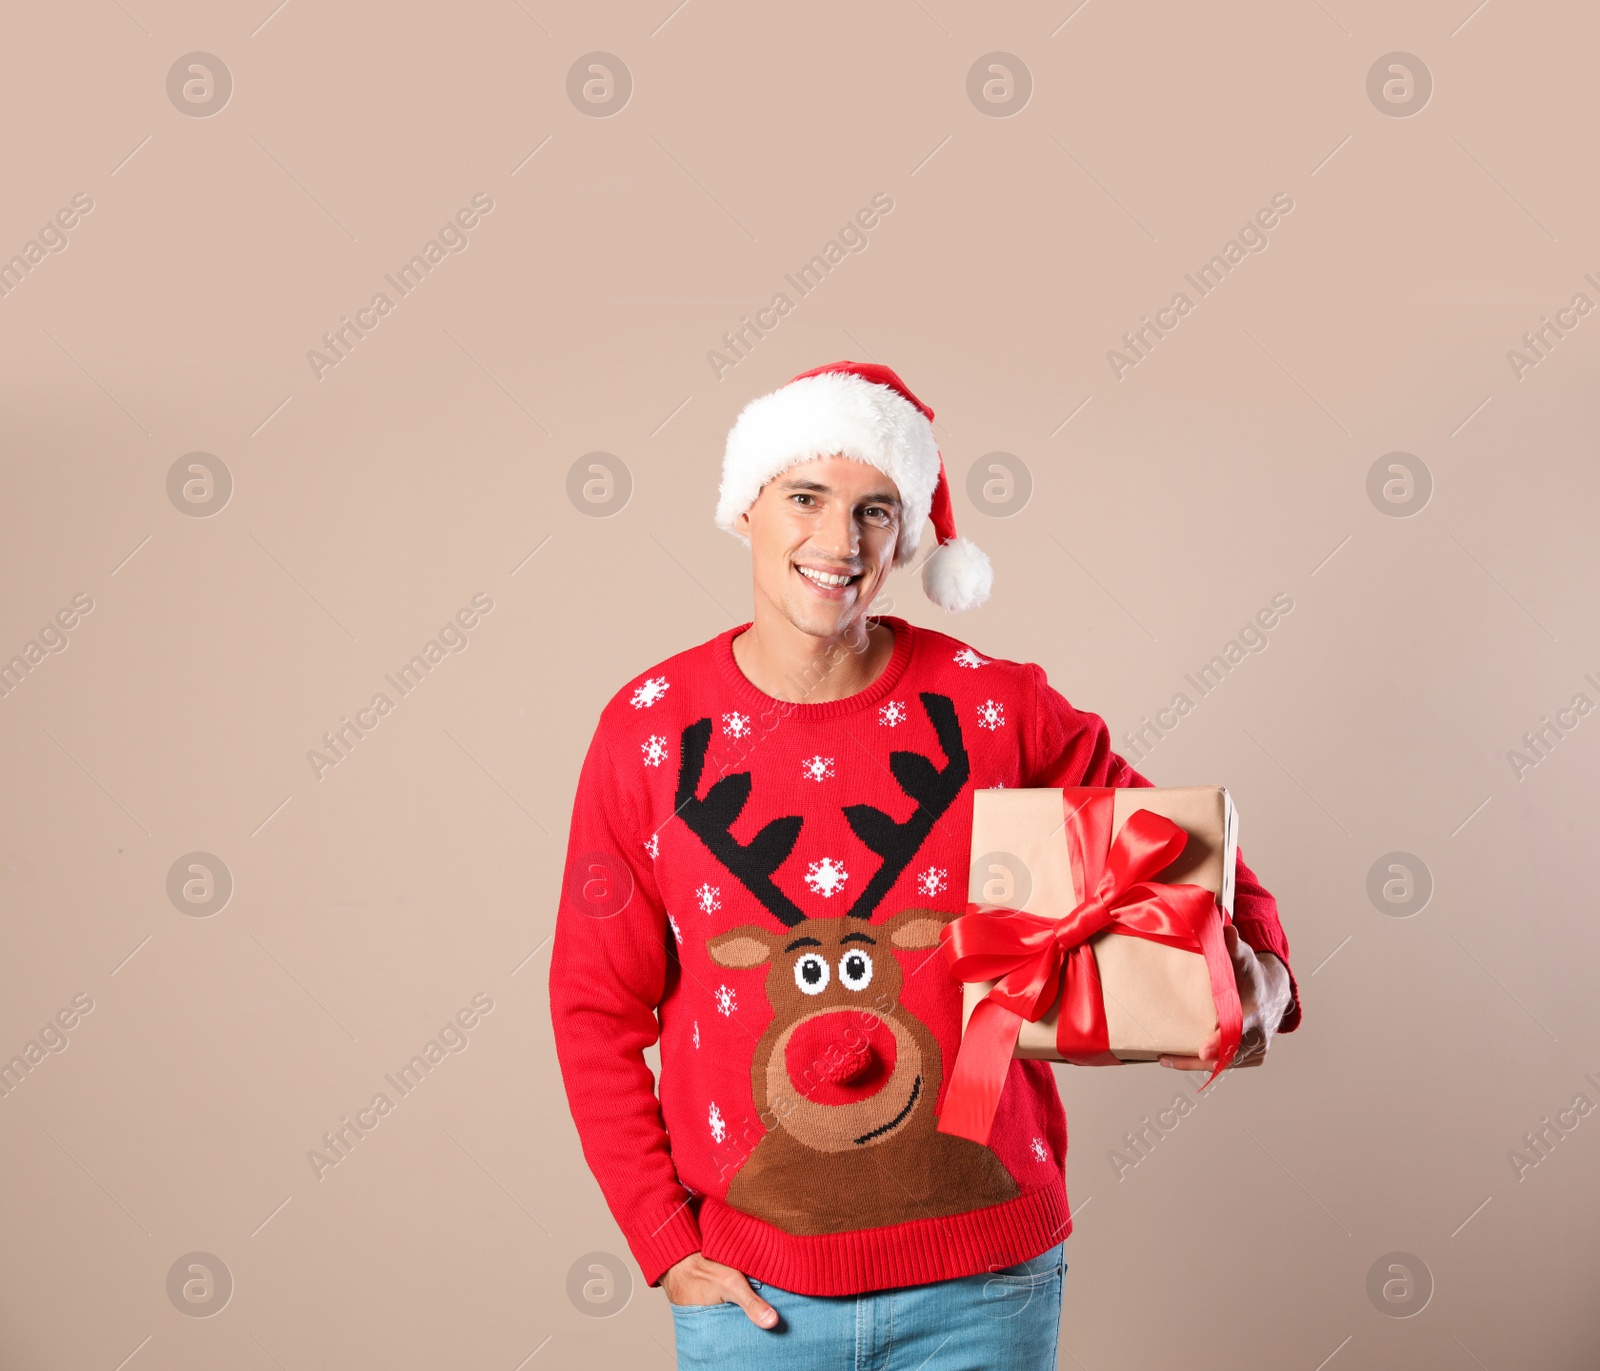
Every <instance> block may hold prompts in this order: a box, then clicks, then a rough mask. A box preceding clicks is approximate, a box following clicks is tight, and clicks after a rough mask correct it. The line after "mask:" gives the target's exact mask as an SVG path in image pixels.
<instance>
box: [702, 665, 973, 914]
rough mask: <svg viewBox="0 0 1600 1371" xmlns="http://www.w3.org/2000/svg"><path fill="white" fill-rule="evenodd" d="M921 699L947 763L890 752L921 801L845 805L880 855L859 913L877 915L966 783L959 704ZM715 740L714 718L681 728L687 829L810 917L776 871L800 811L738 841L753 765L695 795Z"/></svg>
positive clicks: (766, 899)
mask: <svg viewBox="0 0 1600 1371" xmlns="http://www.w3.org/2000/svg"><path fill="white" fill-rule="evenodd" d="M917 698H918V699H920V700H921V701H922V708H923V710H924V711H925V712H926V714H927V716H928V721H929V722H930V723H931V724H932V725H933V731H934V733H935V735H936V736H937V737H938V739H939V746H940V747H941V748H942V749H943V750H944V757H945V764H944V766H943V767H942V768H941V767H936V766H935V765H934V764H933V762H932V761H930V760H929V759H928V758H927V757H924V756H923V755H922V754H921V753H920V752H907V751H896V752H891V753H890V754H889V771H890V773H891V774H892V775H893V776H894V778H895V781H896V782H897V783H898V784H899V786H900V789H901V790H903V791H905V793H906V794H907V795H908V796H909V797H910V798H911V799H913V800H915V801H916V802H917V807H916V808H915V809H914V810H912V812H911V817H910V818H908V819H906V820H905V821H904V822H903V823H902V822H899V821H897V820H895V819H892V818H890V817H889V815H887V814H885V813H884V812H883V811H882V810H881V809H879V808H877V807H876V806H874V805H868V804H859V805H846V806H845V807H844V817H845V819H846V821H847V822H848V823H849V825H850V828H851V831H852V832H853V833H854V834H855V835H856V837H858V838H860V839H861V841H862V842H863V843H865V844H866V845H867V847H868V848H870V849H871V850H872V851H873V852H875V853H876V854H877V855H878V856H879V857H881V858H882V859H883V865H881V866H880V867H879V868H878V871H877V874H876V875H874V876H873V878H872V879H871V880H870V881H869V882H868V883H867V886H866V888H865V889H864V890H863V891H862V892H861V894H860V895H858V896H857V897H856V899H855V901H854V903H852V904H851V906H850V908H849V909H847V910H846V911H845V913H846V914H847V915H849V916H851V917H854V918H858V919H870V918H871V917H872V914H873V911H874V910H876V909H877V907H878V903H879V901H881V900H882V899H883V897H884V896H885V895H887V894H888V893H889V888H890V887H891V886H893V885H894V883H895V882H896V881H897V880H899V879H900V876H901V873H902V872H904V871H905V869H906V867H907V866H909V865H910V864H911V859H912V858H913V857H915V856H916V855H917V850H918V849H919V848H920V847H921V846H922V844H923V842H924V841H925V840H926V838H927V836H928V834H929V833H931V832H932V831H933V826H934V824H935V823H937V822H938V820H939V818H940V816H941V815H942V814H944V812H945V811H946V810H947V809H949V808H950V806H951V805H952V804H954V803H955V799H956V796H957V795H959V794H960V793H961V787H962V786H964V785H965V784H966V783H967V778H968V777H969V776H970V775H971V773H972V764H971V762H970V760H969V759H968V757H967V747H966V742H965V741H964V740H963V738H962V736H961V724H960V722H959V721H958V720H957V718H956V707H955V705H954V704H953V703H952V702H951V700H950V697H949V696H948V695H937V694H934V693H933V692H932V691H923V692H921V693H920V694H919V695H918V697H917ZM710 744H711V720H710V719H701V720H699V721H698V722H696V723H692V724H690V725H688V726H687V727H686V728H685V729H684V730H683V735H682V739H681V747H680V750H679V760H678V790H677V796H676V805H677V813H678V815H679V816H680V817H681V818H682V819H683V821H684V823H686V824H687V825H688V826H689V830H690V832H692V833H693V834H694V835H695V836H696V837H697V838H699V839H700V841H701V842H703V843H704V844H705V845H706V847H707V848H708V849H709V850H710V852H711V855H712V856H713V857H715V858H716V859H717V860H718V861H719V862H721V863H722V864H723V866H725V867H727V868H728V870H729V871H730V872H732V873H733V875H734V876H735V877H737V878H738V880H739V881H740V883H741V884H742V885H743V886H744V887H745V889H746V890H748V891H749V892H750V893H751V894H752V895H754V896H755V897H756V899H758V900H759V901H761V903H762V904H763V905H764V906H765V907H766V908H767V909H768V911H770V912H771V913H772V914H773V916H774V917H776V918H777V919H778V921H779V922H780V923H782V924H784V925H785V926H786V927H788V928H793V927H795V925H797V924H800V923H803V922H804V921H805V919H806V917H807V916H806V912H805V910H803V909H801V908H800V906H799V905H797V904H796V903H795V902H794V901H793V900H791V899H790V898H789V897H788V896H787V895H785V894H784V893H783V891H781V890H779V889H778V887H777V884H776V883H775V882H774V881H773V879H772V874H773V872H775V871H776V870H777V869H778V868H779V867H780V866H782V865H783V864H784V862H785V861H787V860H788V858H789V854H790V853H791V852H793V851H794V845H795V843H796V842H798V841H799V838H800V828H801V825H802V824H803V823H804V822H805V820H804V819H803V818H802V817H801V816H800V815H798V814H786V815H784V816H783V817H782V818H778V819H773V820H772V821H771V822H769V823H767V824H765V825H763V826H762V828H761V831H760V832H759V833H757V834H756V835H755V837H753V838H752V839H751V840H750V841H749V842H748V843H741V842H738V841H737V840H736V839H735V838H734V836H733V826H734V824H736V823H737V822H738V821H739V815H741V814H742V813H744V807H745V803H746V802H747V801H748V800H749V798H750V788H751V784H752V781H751V776H750V773H749V772H748V771H738V772H734V773H733V774H732V775H731V776H724V777H723V778H722V779H721V780H720V781H718V782H716V784H715V785H713V786H712V787H711V789H710V790H708V791H706V793H705V798H704V799H700V798H697V797H696V794H695V792H696V791H698V790H699V788H700V780H701V777H702V776H703V775H704V773H705V764H706V750H707V748H708V747H709V746H710Z"/></svg>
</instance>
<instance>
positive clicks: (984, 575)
mask: <svg viewBox="0 0 1600 1371" xmlns="http://www.w3.org/2000/svg"><path fill="white" fill-rule="evenodd" d="M993 586H994V568H993V567H992V566H990V565H989V557H988V554H987V553H986V552H984V550H983V549H982V548H981V547H979V546H978V545H977V544H976V543H973V542H969V541H968V540H967V539H965V538H960V537H957V538H952V539H951V540H950V541H949V542H948V543H943V544H941V545H940V546H939V547H938V548H937V549H936V550H935V551H934V553H933V555H932V556H931V557H929V558H928V560H927V561H925V562H924V563H923V564H922V588H923V590H925V591H926V592H927V593H928V598H929V599H930V600H932V601H933V602H934V604H936V605H938V606H939V607H940V608H941V609H945V610H948V611H949V612H950V613H952V614H955V613H959V612H960V611H961V610H963V609H976V608H977V607H978V606H979V605H981V604H982V603H983V602H984V601H985V600H987V599H988V598H989V591H990V590H991V589H992V588H993Z"/></svg>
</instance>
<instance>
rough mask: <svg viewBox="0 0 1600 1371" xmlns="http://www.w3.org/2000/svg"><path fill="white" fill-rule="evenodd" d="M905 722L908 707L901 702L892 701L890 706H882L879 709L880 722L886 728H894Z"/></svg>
mask: <svg viewBox="0 0 1600 1371" xmlns="http://www.w3.org/2000/svg"><path fill="white" fill-rule="evenodd" d="M905 721H906V707H905V706H904V705H903V704H901V703H900V701H899V700H890V701H889V703H888V704H886V705H881V706H880V707H879V709H878V722H879V723H880V724H883V725H884V726H885V727H888V728H893V727H894V726H895V725H896V724H903V723H905Z"/></svg>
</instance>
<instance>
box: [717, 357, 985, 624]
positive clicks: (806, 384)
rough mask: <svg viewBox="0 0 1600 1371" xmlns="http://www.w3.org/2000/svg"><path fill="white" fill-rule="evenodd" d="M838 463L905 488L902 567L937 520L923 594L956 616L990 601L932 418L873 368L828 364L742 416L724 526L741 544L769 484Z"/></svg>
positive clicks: (729, 470) (727, 469) (731, 439)
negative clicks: (742, 527)
mask: <svg viewBox="0 0 1600 1371" xmlns="http://www.w3.org/2000/svg"><path fill="white" fill-rule="evenodd" d="M832 456H842V457H849V458H853V459H854V460H855V461H858V462H865V463H866V464H867V465H868V466H872V467H876V468H877V469H878V470H879V471H881V472H883V474H884V475H885V476H887V477H889V478H890V480H892V481H893V482H894V483H895V485H896V486H897V487H898V488H899V491H900V503H901V515H902V518H901V529H900V543H899V546H898V548H897V549H896V551H895V558H894V564H895V565H896V566H904V565H905V564H906V563H907V562H909V561H910V560H911V559H912V557H914V556H915V555H916V551H917V547H918V545H919V544H920V543H921V541H922V525H923V521H924V520H927V519H931V520H932V521H933V532H934V536H935V538H937V539H938V547H937V548H935V549H934V551H933V553H932V554H931V555H930V556H929V557H928V559H927V560H926V561H925V562H924V563H923V565H922V588H923V589H924V590H925V591H926V592H927V595H928V598H929V599H930V600H932V601H933V602H934V604H936V605H938V606H940V607H941V608H942V609H946V610H949V611H951V612H955V611H958V610H963V609H973V608H975V607H976V606H978V605H981V604H982V603H983V602H984V601H985V600H987V599H988V598H989V591H990V588H991V587H992V586H993V584H994V569H993V567H991V566H990V564H989V558H988V557H987V556H986V555H985V554H984V552H983V550H982V549H981V548H979V547H978V546H976V545H975V544H974V543H971V542H969V541H968V540H967V539H965V538H961V537H957V535H956V523H955V513H954V511H953V510H952V509H951V506H950V482H949V481H948V480H947V479H946V477H945V472H944V458H943V457H942V456H940V453H939V443H938V440H937V439H936V438H935V437H934V432H933V411H932V410H931V409H929V408H928V407H927V405H925V404H923V403H922V401H921V400H919V399H917V397H916V396H915V395H913V394H912V393H911V391H910V389H909V388H908V387H907V386H906V383H905V382H904V381H902V380H901V379H900V378H899V377H898V376H896V375H895V374H894V372H892V371H891V370H889V368H888V367H885V366H879V365H878V364H877V363H876V362H830V363H829V364H828V365H827V366H822V367H817V368H816V369H815V370H813V371H804V372H801V373H800V375H798V376H796V377H795V378H794V380H792V381H790V382H789V384H788V385H786V386H782V387H780V388H779V389H777V390H775V391H773V392H771V394H768V395H762V396H760V397H758V398H757V399H754V400H752V401H750V403H749V404H747V405H746V406H745V407H744V409H743V410H742V411H740V414H739V417H738V419H736V420H735V421H734V425H733V428H732V429H730V430H729V432H728V446H727V450H726V452H725V453H724V455H723V459H722V487H721V490H720V491H719V492H718V497H717V526H718V527H719V528H723V529H726V530H727V531H728V532H729V533H732V534H733V535H734V536H735V537H738V538H744V535H743V534H742V533H740V532H739V530H738V527H737V524H736V520H737V519H738V517H739V516H740V515H741V514H743V513H744V512H745V511H746V510H747V509H749V508H750V506H751V505H752V504H754V503H755V500H756V496H758V495H760V494H761V488H762V487H763V486H765V485H766V483H767V482H768V481H770V480H771V479H772V478H773V477H774V476H777V475H779V474H780V473H782V472H785V471H787V470H788V469H789V468H790V467H792V466H797V465H798V464H800V463H801V462H810V461H815V460H816V459H817V458H820V457H832ZM746 541H748V540H746Z"/></svg>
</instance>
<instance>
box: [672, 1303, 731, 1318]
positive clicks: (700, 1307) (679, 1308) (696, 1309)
mask: <svg viewBox="0 0 1600 1371" xmlns="http://www.w3.org/2000/svg"><path fill="white" fill-rule="evenodd" d="M667 1308H668V1309H670V1310H672V1315H673V1317H674V1318H676V1317H677V1316H678V1315H679V1314H709V1313H711V1312H713V1311H714V1310H718V1309H738V1308H739V1306H738V1305H736V1304H734V1303H733V1301H732V1300H718V1301H717V1303H715V1304H674V1303H673V1302H672V1301H671V1300H668V1301H667Z"/></svg>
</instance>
